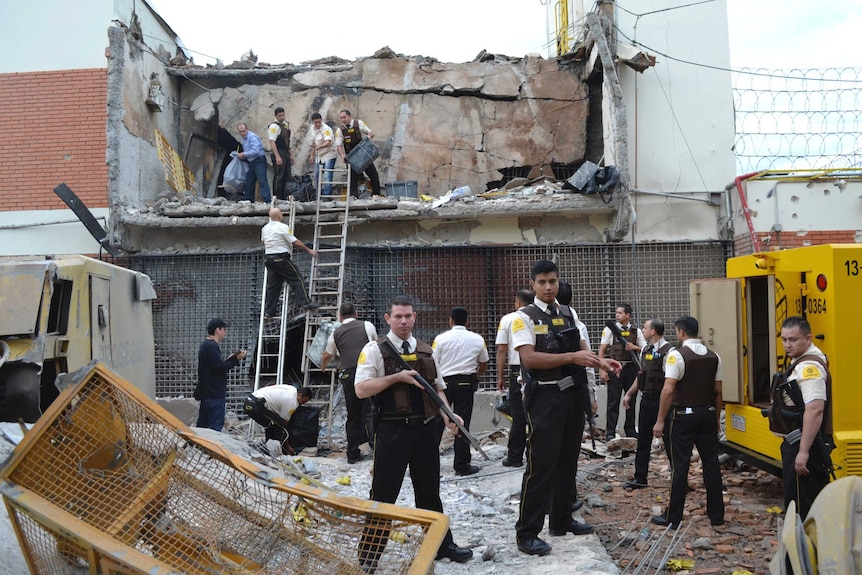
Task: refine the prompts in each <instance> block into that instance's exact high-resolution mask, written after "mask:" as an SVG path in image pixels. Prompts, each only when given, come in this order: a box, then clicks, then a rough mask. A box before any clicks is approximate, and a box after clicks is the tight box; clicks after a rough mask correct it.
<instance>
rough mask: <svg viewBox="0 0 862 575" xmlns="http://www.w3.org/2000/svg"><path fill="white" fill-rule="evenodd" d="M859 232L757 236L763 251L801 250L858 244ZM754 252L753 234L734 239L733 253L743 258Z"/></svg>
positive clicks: (770, 233)
mask: <svg viewBox="0 0 862 575" xmlns="http://www.w3.org/2000/svg"><path fill="white" fill-rule="evenodd" d="M857 234H859V231H858V230H817V231H807V232H768V233H759V234H757V237H758V239H760V247H761V249H762V250H763V251H770V250H774V249H787V248H799V247H802V246H819V245H823V244H853V243H856V242H857V240H856V236H857ZM753 252H754V247H753V246H752V241H751V234H748V233H746V234H742V235H738V236H736V237H735V238H733V253H734V255H737V256H742V255H746V254H750V253H753Z"/></svg>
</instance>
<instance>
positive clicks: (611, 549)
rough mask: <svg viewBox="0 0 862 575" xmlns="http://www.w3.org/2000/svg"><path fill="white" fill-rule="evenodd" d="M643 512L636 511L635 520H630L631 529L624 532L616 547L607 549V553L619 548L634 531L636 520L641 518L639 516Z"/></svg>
mask: <svg viewBox="0 0 862 575" xmlns="http://www.w3.org/2000/svg"><path fill="white" fill-rule="evenodd" d="M643 512H644V510H643V509H639V510H638V514H637V515H635V518H634V519H632V525H631V527H629V530H628V531H626V532H625V534H624V535H623V536H622V537H620V540H619V541H617V543H616V545H614V546H613V547H611V548H610V549H608V553H610V552H611V551H613V550H614V549H616V548H617V547H619V546H620V543H622V542H623V541H625V539H626V537H628V536H629V535H630V534H631V533H632V531H633V530H634V529H635V527H637V523H638V519H640V518H641V515H642V514H643ZM638 533H640V531H638Z"/></svg>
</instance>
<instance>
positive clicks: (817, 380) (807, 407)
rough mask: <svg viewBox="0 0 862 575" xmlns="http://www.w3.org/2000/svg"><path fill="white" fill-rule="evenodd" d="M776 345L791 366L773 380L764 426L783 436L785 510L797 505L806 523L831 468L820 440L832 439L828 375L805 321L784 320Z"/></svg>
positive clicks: (827, 369)
mask: <svg viewBox="0 0 862 575" xmlns="http://www.w3.org/2000/svg"><path fill="white" fill-rule="evenodd" d="M781 342H782V343H783V344H784V352H785V353H786V354H787V357H789V358H790V359H792V360H793V363H791V364H790V368H789V369H788V370H787V371H786V372H784V373H783V374H778V376H777V377H776V378H774V379H773V385H772V404H773V409H772V410H771V417H770V422H769V428H770V429H772V430H773V431H776V430H780V431H781V432H786V433H780V435H784V441H783V442H782V443H781V467H782V478H783V479H784V508H785V509H786V508H787V506H788V505H789V504H790V502H791V501H796V510H797V512H798V513H799V516H800V517H801V518H802V519H805V517H806V516H807V515H808V510H809V509H810V508H811V504H812V503H814V499H815V498H816V497H817V494H818V493H820V491H821V490H822V489H823V488H824V487H826V485H827V484H828V483H829V475H830V472H831V470H832V461H831V459H830V457H829V449H828V448H827V447H826V444H825V442H824V438H831V436H832V410H831V401H830V399H831V391H832V377H831V376H830V375H829V361H828V360H827V359H826V356H825V355H824V354H823V352H822V351H820V349H819V348H818V347H817V346H816V345H814V343H812V341H811V326H810V325H809V323H808V320H806V319H805V318H803V317H799V316H794V317H789V318H787V319H786V320H784V323H783V324H782V325H781ZM776 406H777V407H778V409H776ZM776 419H780V420H783V421H775V420H776ZM776 424H778V426H776ZM788 430H789V431H788Z"/></svg>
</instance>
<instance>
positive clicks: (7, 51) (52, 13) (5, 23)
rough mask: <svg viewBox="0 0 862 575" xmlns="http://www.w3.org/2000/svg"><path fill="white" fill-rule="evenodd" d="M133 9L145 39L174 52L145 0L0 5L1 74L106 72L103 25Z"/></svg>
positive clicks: (173, 42)
mask: <svg viewBox="0 0 862 575" xmlns="http://www.w3.org/2000/svg"><path fill="white" fill-rule="evenodd" d="M133 7H134V9H135V10H136V12H137V14H138V18H139V19H140V22H141V29H142V31H143V33H144V41H145V42H146V43H147V44H148V45H149V46H151V47H153V48H157V47H158V45H159V44H163V45H164V46H165V48H166V49H167V50H168V51H170V53H171V55H173V54H174V53H175V50H176V42H177V40H176V39H175V34H174V32H172V31H171V30H170V28H168V27H167V26H166V25H163V23H162V22H160V19H159V18H157V17H156V16H155V15H154V14H155V13H154V11H153V10H152V9H151V8H150V6H149V5H148V4H147V2H146V1H145V0H113V1H112V0H76V1H69V0H42V1H41V2H33V3H30V2H17V1H12V0H8V1H4V2H0V54H3V55H4V56H3V58H0V74H5V73H12V72H37V71H40V72H44V71H49V70H80V69H84V68H105V67H106V66H107V64H106V62H105V48H107V46H108V33H107V30H108V27H109V26H110V25H111V21H112V20H117V21H119V22H121V23H123V24H124V25H126V26H128V24H129V20H130V19H131V15H132V9H133Z"/></svg>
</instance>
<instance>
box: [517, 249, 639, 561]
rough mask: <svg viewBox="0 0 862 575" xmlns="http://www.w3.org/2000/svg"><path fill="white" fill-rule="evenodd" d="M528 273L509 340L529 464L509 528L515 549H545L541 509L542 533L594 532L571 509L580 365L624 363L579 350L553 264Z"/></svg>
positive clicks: (580, 410) (580, 415)
mask: <svg viewBox="0 0 862 575" xmlns="http://www.w3.org/2000/svg"><path fill="white" fill-rule="evenodd" d="M530 277H531V279H530V287H532V288H533V291H534V292H535V293H536V298H535V300H534V301H533V303H532V304H531V305H528V306H526V307H524V308H522V309H521V310H520V311H519V312H518V313H519V314H520V317H518V318H517V319H515V321H514V322H512V341H511V345H512V346H513V347H514V348H515V349H517V350H518V353H519V354H520V356H521V372H522V374H523V376H524V389H525V391H524V402H525V411H526V414H527V425H528V427H529V432H528V433H527V466H526V469H525V471H524V479H523V481H522V483H521V504H520V507H519V510H520V516H519V517H518V522H517V523H516V524H515V528H516V530H517V542H518V549H519V550H520V551H522V552H524V553H527V554H529V555H547V554H548V553H550V552H551V546H550V545H548V544H547V543H546V542H545V541H543V540H542V539H539V532H540V531H541V530H542V527H543V525H544V523H545V514H546V513H547V514H548V515H549V517H548V532H549V533H550V534H551V536H553V537H560V536H562V535H565V534H566V533H569V532H571V533H574V534H575V535H586V534H588V533H592V532H593V526H592V525H590V524H589V523H583V522H580V521H575V520H574V519H573V518H572V511H571V504H572V499H571V497H572V489H573V486H574V482H575V474H576V473H577V462H578V454H579V453H580V450H581V437H583V433H584V405H583V398H582V396H581V394H580V393H579V392H578V386H579V385H584V386H586V384H587V373H586V369H585V368H586V367H594V368H595V367H598V368H601V369H604V370H606V371H610V372H613V373H615V374H618V373H619V372H620V369H621V368H622V366H621V365H620V364H619V362H617V361H615V360H612V359H599V358H598V357H596V356H595V355H594V354H593V352H591V351H588V350H585V349H581V338H580V333H579V330H578V328H577V323H578V318H577V315H576V314H575V313H574V311H573V310H572V309H571V308H569V307H567V306H560V305H559V304H558V302H557V292H558V290H559V277H558V274H557V264H555V263H554V262H551V261H548V260H540V261H538V262H536V263H535V264H533V269H532V270H531V273H530ZM570 334H577V335H575V336H574V337H572V335H570Z"/></svg>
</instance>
